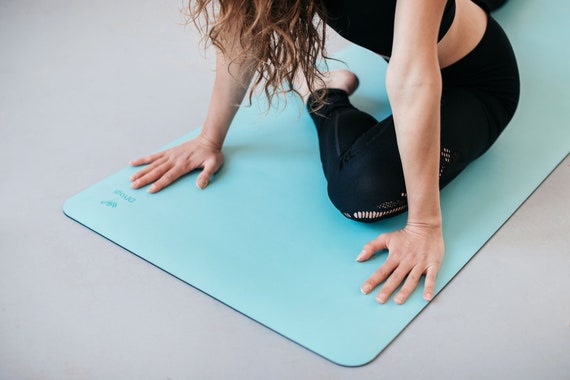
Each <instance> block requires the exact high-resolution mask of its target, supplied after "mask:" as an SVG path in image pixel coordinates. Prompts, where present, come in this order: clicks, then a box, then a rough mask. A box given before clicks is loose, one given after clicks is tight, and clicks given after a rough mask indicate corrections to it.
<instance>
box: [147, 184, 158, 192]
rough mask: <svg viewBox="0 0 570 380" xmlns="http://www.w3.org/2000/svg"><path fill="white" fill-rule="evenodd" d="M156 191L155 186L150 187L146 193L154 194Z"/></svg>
mask: <svg viewBox="0 0 570 380" xmlns="http://www.w3.org/2000/svg"><path fill="white" fill-rule="evenodd" d="M155 191H156V186H154V185H152V186H151V187H149V188H148V190H147V192H149V193H154V192H155Z"/></svg>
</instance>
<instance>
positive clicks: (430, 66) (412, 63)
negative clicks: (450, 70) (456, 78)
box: [389, 0, 447, 83]
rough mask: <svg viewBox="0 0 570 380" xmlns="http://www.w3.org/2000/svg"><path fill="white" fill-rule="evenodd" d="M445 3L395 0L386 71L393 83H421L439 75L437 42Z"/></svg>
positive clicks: (439, 1) (437, 0)
mask: <svg viewBox="0 0 570 380" xmlns="http://www.w3.org/2000/svg"><path fill="white" fill-rule="evenodd" d="M446 2H447V0H398V1H397V3H396V15H395V20H394V39H393V44H392V56H391V57H390V69H389V72H391V73H389V74H391V76H392V77H394V78H393V79H394V80H409V81H410V82H413V83H416V82H417V81H422V82H423V81H426V80H429V78H430V77H431V75H435V73H436V72H437V73H438V72H439V62H438V52H437V41H438V34H439V27H440V24H441V18H442V15H443V11H444V8H445V4H446ZM389 76H390V75H389Z"/></svg>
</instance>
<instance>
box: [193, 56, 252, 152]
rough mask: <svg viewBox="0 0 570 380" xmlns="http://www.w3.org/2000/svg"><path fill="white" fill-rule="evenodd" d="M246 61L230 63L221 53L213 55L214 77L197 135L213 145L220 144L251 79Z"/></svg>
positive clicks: (219, 145) (219, 146)
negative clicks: (208, 103)
mask: <svg viewBox="0 0 570 380" xmlns="http://www.w3.org/2000/svg"><path fill="white" fill-rule="evenodd" d="M249 63H250V62H241V63H238V62H232V61H231V59H230V58H228V57H227V56H225V55H224V54H222V53H221V52H218V53H217V55H216V77H215V80H214V87H213V89H212V95H211V97H210V105H209V107H208V113H207V115H206V120H205V121H204V124H203V125H202V131H201V135H202V136H203V137H204V138H206V139H207V140H208V141H209V142H210V143H211V144H212V145H214V146H216V147H217V148H221V147H222V144H223V142H224V139H225V137H226V135H227V133H228V130H229V127H230V125H231V123H232V120H233V118H234V116H235V114H236V113H237V111H238V109H239V107H240V104H241V102H242V100H243V98H244V96H245V94H246V92H247V89H248V87H249V84H250V82H251V79H252V76H253V71H252V70H251V65H250V64H249Z"/></svg>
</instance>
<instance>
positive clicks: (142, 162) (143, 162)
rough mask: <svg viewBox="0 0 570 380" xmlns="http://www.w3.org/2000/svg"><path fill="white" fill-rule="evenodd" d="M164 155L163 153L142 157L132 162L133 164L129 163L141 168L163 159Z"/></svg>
mask: <svg viewBox="0 0 570 380" xmlns="http://www.w3.org/2000/svg"><path fill="white" fill-rule="evenodd" d="M162 153H163V152H158V153H154V154H151V155H149V156H146V157H140V158H137V159H134V160H131V162H129V163H130V164H131V166H141V165H146V164H150V163H151V162H153V161H156V160H157V159H159V158H161V157H162Z"/></svg>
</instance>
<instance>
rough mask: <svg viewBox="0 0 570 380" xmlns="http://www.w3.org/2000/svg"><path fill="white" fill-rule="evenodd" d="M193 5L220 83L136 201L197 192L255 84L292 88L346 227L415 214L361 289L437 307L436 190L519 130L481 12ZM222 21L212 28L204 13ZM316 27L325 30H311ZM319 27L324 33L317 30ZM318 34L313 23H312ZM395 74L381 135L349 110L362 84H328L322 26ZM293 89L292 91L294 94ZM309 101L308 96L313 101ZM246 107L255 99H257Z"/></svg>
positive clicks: (493, 34)
mask: <svg viewBox="0 0 570 380" xmlns="http://www.w3.org/2000/svg"><path fill="white" fill-rule="evenodd" d="M218 3H219V7H218V8H216V7H214V6H212V7H211V8H209V6H211V5H212V1H211V0H198V1H196V2H195V5H194V7H192V6H191V8H190V9H191V11H192V16H193V17H194V20H196V19H197V17H198V16H200V15H205V18H206V20H207V21H209V22H211V23H210V24H207V25H206V26H207V27H208V31H209V32H208V37H209V40H210V41H212V42H213V44H214V45H215V46H216V47H217V48H218V54H217V60H216V69H217V70H216V79H215V82H214V88H213V92H212V97H211V102H210V106H209V110H208V113H207V117H206V120H205V122H204V124H203V127H202V130H201V133H200V134H199V135H198V137H196V138H195V139H193V140H190V141H188V142H185V143H183V144H181V145H179V146H176V147H173V148H171V149H168V150H166V151H163V152H160V153H157V154H153V155H150V156H148V157H143V158H139V159H137V160H134V161H132V165H134V166H139V165H148V166H146V167H145V168H143V169H142V170H140V171H139V172H137V173H136V174H134V175H133V176H132V177H131V180H132V187H133V188H140V187H142V186H145V185H148V184H151V183H152V185H151V186H150V188H149V192H151V193H154V192H156V191H159V190H161V189H162V188H164V187H165V186H168V185H169V184H170V183H172V182H173V181H175V180H176V179H177V178H179V177H180V176H182V175H184V174H186V173H188V172H190V171H192V170H194V169H197V168H202V172H201V173H200V174H199V175H198V178H197V180H196V184H197V186H198V187H199V188H201V189H203V188H205V187H206V186H207V184H208V182H209V180H210V177H211V176H212V175H213V173H215V172H216V171H217V170H218V169H219V168H220V166H221V165H222V162H223V155H222V144H223V141H224V138H225V136H226V133H227V131H228V128H229V126H230V124H231V121H232V119H233V117H234V115H235V113H236V111H237V109H238V107H239V104H240V103H241V101H242V100H243V98H244V96H245V94H246V92H247V89H248V88H249V87H250V83H252V80H253V78H256V80H254V81H253V85H252V86H251V87H252V88H255V87H257V86H262V87H263V89H264V90H265V93H266V94H267V96H268V97H270V98H271V96H272V95H273V94H275V93H277V92H279V91H285V90H282V88H283V87H282V85H283V84H288V85H290V86H293V85H294V84H295V83H297V84H299V85H297V86H296V90H297V91H298V92H300V93H301V94H302V95H304V97H305V98H306V99H307V104H308V108H309V112H310V113H311V116H312V118H313V120H314V122H315V125H316V128H317V134H318V137H319V148H320V153H321V159H322V164H323V170H324V174H325V177H326V178H327V182H328V192H329V196H330V198H331V201H332V202H333V203H334V205H335V206H336V207H337V208H338V209H339V210H340V211H341V212H342V213H343V214H344V215H345V216H346V217H348V218H351V219H354V220H359V221H363V222H374V221H377V220H380V219H383V218H386V217H390V216H393V215H396V214H399V213H402V212H404V211H406V210H407V211H408V219H407V224H406V227H405V228H403V229H402V230H399V231H395V232H391V233H385V234H381V235H380V236H378V237H377V238H376V239H374V240H372V241H370V242H368V243H367V244H366V245H364V248H363V249H362V251H361V253H360V254H359V255H358V257H357V260H358V261H365V260H367V259H369V258H370V257H371V256H372V255H373V254H374V253H375V252H377V251H379V250H383V249H387V250H388V251H389V254H388V258H387V260H386V261H385V263H384V264H383V265H381V266H380V267H379V268H378V270H376V271H375V272H374V273H373V274H372V275H371V276H370V277H369V278H368V279H367V280H366V282H365V283H364V284H363V285H362V287H361V290H362V292H363V293H365V294H368V293H370V292H371V291H372V290H373V289H374V288H375V287H377V286H378V285H380V284H382V283H383V285H382V286H381V288H380V290H379V292H378V294H377V296H376V299H377V301H378V302H380V303H384V302H386V301H387V300H388V298H389V297H390V296H391V295H392V293H394V291H395V290H396V289H397V288H398V287H399V286H400V285H402V287H401V288H400V290H399V291H398V292H397V294H396V295H395V296H394V301H395V302H396V303H398V304H401V303H403V302H404V301H405V300H406V299H407V298H408V296H409V295H410V294H411V292H412V291H413V290H414V289H415V288H416V287H417V285H418V283H419V281H420V279H421V277H422V275H425V284H424V291H423V297H424V298H425V299H426V300H428V301H429V300H431V299H432V297H433V292H434V287H435V279H436V275H437V272H438V271H439V268H440V265H441V262H442V259H443V254H444V244H443V236H442V219H441V210H440V202H439V189H440V188H441V187H442V186H445V185H446V184H447V183H449V181H451V180H452V179H453V178H455V177H456V176H457V175H458V174H459V173H460V172H461V171H462V170H463V169H464V168H465V167H466V166H467V164H468V163H469V162H471V161H473V160H474V159H476V158H477V157H479V156H480V155H481V154H483V153H484V152H485V151H486V150H487V149H488V148H489V147H490V146H491V144H492V143H493V142H494V141H495V140H496V138H497V137H498V136H499V134H500V133H501V132H502V130H503V129H504V128H505V126H506V125H507V123H508V122H509V121H510V119H511V118H512V116H513V114H514V111H515V108H516V106H517V102H518V96H519V79H518V71H517V66H516V62H515V58H514V55H513V52H512V49H511V46H510V44H509V42H508V40H507V38H506V36H505V35H504V33H503V31H502V29H501V28H500V27H499V26H498V24H497V23H496V22H495V21H494V20H493V19H492V18H491V17H490V16H489V15H488V13H489V8H488V7H487V4H486V3H483V2H481V1H480V0H425V1H417V0H397V1H396V0H383V1H378V0H351V1H343V0H273V1H267V0H233V1H232V0H219V1H218ZM212 12H214V13H215V15H214V18H213V19H211V18H210V17H209V13H212ZM316 16H319V18H316ZM319 19H320V20H321V21H320V22H319V21H318V20H319ZM315 20H317V21H316V22H315ZM323 21H324V22H326V23H327V24H328V25H330V26H331V27H332V28H334V29H335V30H336V31H337V32H339V33H340V34H341V35H342V36H344V37H345V38H347V39H349V40H351V41H352V42H354V43H356V44H358V45H361V46H363V47H365V48H367V49H370V50H372V51H374V52H376V53H378V54H380V55H382V56H383V57H385V59H386V60H388V61H389V65H388V69H387V73H386V87H387V91H388V96H389V100H390V104H391V107H392V111H393V115H392V116H390V117H388V118H387V119H385V120H382V121H380V122H378V121H377V120H375V119H374V118H373V117H372V116H370V115H368V114H366V113H364V112H361V111H359V110H357V109H356V108H354V107H353V106H352V105H351V104H350V101H349V96H350V95H351V94H352V93H353V92H354V91H355V89H356V87H357V85H358V79H357V78H356V76H355V75H354V74H352V73H351V72H349V71H346V70H342V71H334V72H330V73H325V74H323V75H321V74H320V73H319V72H318V71H317V69H316V62H317V60H318V59H319V57H321V56H322V55H323V54H324V38H325V36H324V32H325V29H324V22H323ZM286 88H287V87H286ZM307 95H310V96H308V97H307ZM250 96H251V95H250Z"/></svg>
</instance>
